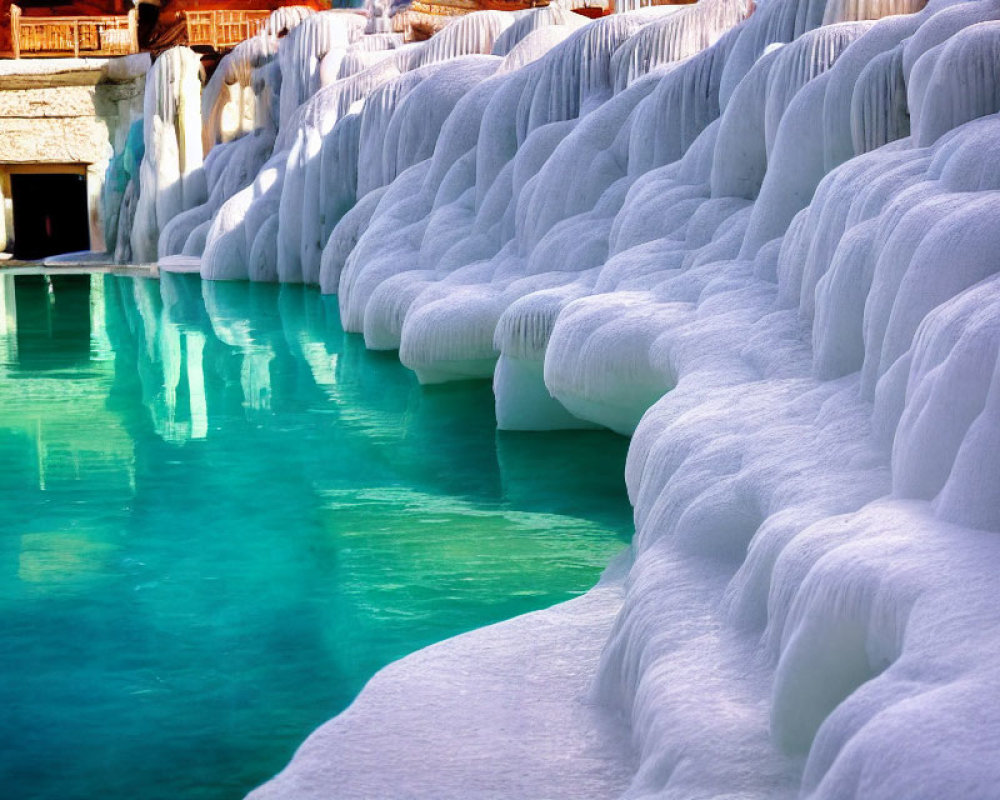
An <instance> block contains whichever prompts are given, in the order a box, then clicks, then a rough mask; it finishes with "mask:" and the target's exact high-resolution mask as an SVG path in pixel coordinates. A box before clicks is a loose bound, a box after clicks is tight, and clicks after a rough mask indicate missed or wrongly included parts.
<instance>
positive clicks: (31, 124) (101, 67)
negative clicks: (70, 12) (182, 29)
mask: <svg viewBox="0 0 1000 800" xmlns="http://www.w3.org/2000/svg"><path fill="white" fill-rule="evenodd" d="M148 68H149V56H147V55H140V56H130V57H127V58H120V59H54V60H46V61H28V60H21V61H4V62H0V200H2V201H3V210H4V213H3V215H2V218H0V250H2V249H7V248H9V247H10V246H11V245H12V243H13V242H12V238H13V216H14V209H13V207H12V204H11V200H10V197H11V192H10V176H11V175H12V174H16V173H18V172H26V171H35V172H39V171H51V172H62V171H69V170H70V169H72V170H74V171H78V170H79V169H81V168H83V169H84V170H85V171H86V174H87V196H88V213H89V216H90V246H91V249H93V250H103V249H104V247H105V242H104V222H105V221H104V219H103V214H102V210H101V205H102V204H101V202H100V199H101V196H102V193H103V190H104V181H105V172H106V170H107V167H108V163H109V161H110V159H111V158H112V156H113V154H114V153H115V152H116V151H117V150H119V149H120V148H121V147H122V146H123V145H124V142H125V138H126V136H127V134H128V128H129V125H130V124H131V123H132V121H133V120H134V119H138V118H139V117H140V116H141V115H142V94H143V87H144V85H145V73H146V70H147V69H148Z"/></svg>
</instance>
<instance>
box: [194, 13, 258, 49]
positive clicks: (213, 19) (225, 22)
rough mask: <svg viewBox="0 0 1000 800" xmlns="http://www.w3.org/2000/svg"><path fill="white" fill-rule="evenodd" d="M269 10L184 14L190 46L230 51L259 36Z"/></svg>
mask: <svg viewBox="0 0 1000 800" xmlns="http://www.w3.org/2000/svg"><path fill="white" fill-rule="evenodd" d="M270 13H271V12H270V11H222V10H218V9H217V10H214V11H185V12H184V17H185V20H186V22H187V43H188V46H189V47H193V46H196V45H205V46H208V47H211V48H212V49H213V50H215V51H217V52H218V51H222V50H231V49H232V48H233V47H235V46H236V45H238V44H239V43H240V42H242V41H243V40H244V39H249V38H250V37H251V36H253V35H254V34H256V33H257V31H258V30H259V29H260V26H261V25H262V24H263V23H264V21H265V20H266V19H267V18H268V16H270Z"/></svg>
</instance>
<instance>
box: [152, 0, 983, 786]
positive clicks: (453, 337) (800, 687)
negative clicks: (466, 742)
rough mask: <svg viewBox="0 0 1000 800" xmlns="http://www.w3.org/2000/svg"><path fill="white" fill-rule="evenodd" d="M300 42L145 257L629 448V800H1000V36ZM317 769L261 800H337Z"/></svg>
mask: <svg viewBox="0 0 1000 800" xmlns="http://www.w3.org/2000/svg"><path fill="white" fill-rule="evenodd" d="M313 19H314V18H310V19H309V20H307V21H306V22H305V23H302V24H301V25H300V26H299V28H297V29H296V31H300V30H301V31H303V33H302V34H299V35H297V34H296V32H295V31H293V34H292V35H290V36H289V37H286V39H285V40H283V41H282V43H281V44H279V45H277V53H278V55H277V58H276V60H275V59H274V58H273V57H271V59H270V60H269V61H268V62H267V63H266V64H264V63H260V64H259V65H257V66H256V67H255V70H256V71H255V72H254V73H253V79H252V81H251V83H252V86H253V93H254V95H255V101H254V102H255V103H256V106H257V108H261V107H268V108H272V109H278V111H275V112H273V113H271V114H270V115H265V117H266V119H260V118H258V124H257V128H256V130H255V131H254V132H253V133H248V134H246V135H244V136H243V137H242V138H237V139H235V140H234V141H231V142H229V143H227V144H222V145H216V148H215V149H214V150H213V151H212V153H211V154H210V155H209V157H208V160H207V161H206V164H205V174H206V176H207V181H208V186H209V196H210V198H213V199H210V200H209V202H208V203H207V204H206V206H204V207H203V208H202V210H201V211H199V212H198V214H197V215H195V216H192V218H191V219H190V220H189V222H190V223H191V224H188V225H187V226H186V227H184V228H183V230H182V229H181V227H180V223H176V225H177V226H178V227H176V228H175V229H173V230H172V229H171V225H174V224H175V223H171V224H170V225H167V226H166V227H165V228H164V229H163V230H164V233H163V234H162V235H161V237H160V241H159V248H160V253H161V256H165V255H171V254H175V253H180V252H183V253H184V254H187V255H188V256H189V257H191V258H196V259H199V260H198V263H200V268H201V271H202V275H203V276H204V277H205V278H208V279H234V278H235V279H246V278H250V279H254V280H286V281H295V282H302V281H305V282H309V283H318V284H319V285H320V286H321V287H322V288H323V290H324V291H336V292H338V294H339V303H340V308H341V315H342V320H343V324H344V326H345V328H347V329H348V330H353V331H357V332H362V333H364V336H365V341H366V343H367V344H368V346H370V347H374V348H379V349H388V350H393V349H398V350H399V354H400V358H401V359H402V361H403V362H404V363H405V364H406V365H408V366H410V367H411V368H412V369H414V370H415V372H416V373H417V375H418V377H419V378H420V379H421V381H423V382H425V383H432V382H442V381H448V380H456V379H466V378H490V377H492V379H493V381H494V390H495V394H496V402H497V418H498V421H499V424H500V426H501V427H502V428H507V429H527V430H538V429H551V428H561V427H583V426H588V425H603V426H607V427H610V428H612V429H614V430H617V431H620V432H622V433H626V434H630V435H632V437H633V438H632V445H631V449H630V453H629V461H628V466H627V474H626V479H627V483H628V487H629V492H630V497H631V499H632V501H633V504H634V506H635V514H636V537H635V540H634V543H633V547H632V554H633V563H632V567H631V570H630V572H629V575H628V578H627V580H626V583H625V595H624V602H623V605H622V608H621V611H620V613H619V614H618V617H617V621H616V623H615V626H614V629H613V630H612V632H611V635H610V638H609V639H608V641H607V643H606V645H605V647H604V651H603V656H602V658H601V663H600V667H599V669H598V670H597V674H596V675H595V677H594V686H593V693H592V694H593V698H592V699H596V700H599V701H600V702H601V703H602V704H604V706H606V707H607V708H609V709H611V710H612V711H613V712H614V713H617V714H620V715H622V716H623V717H624V718H625V719H627V720H628V723H629V725H630V727H631V730H632V736H633V742H634V745H635V748H636V750H637V753H638V768H637V769H636V771H635V774H634V777H633V779H632V785H631V787H630V788H629V790H628V792H627V794H626V796H631V797H639V796H643V797H645V796H657V797H676V798H692V797H721V796H740V797H760V798H776V797H792V796H796V795H797V794H804V795H808V796H810V797H817V798H838V799H839V798H848V797H856V798H865V800H870V799H871V798H886V799H887V800H888V799H889V798H900V797H906V798H940V797H970V798H973V797H975V798H979V797H984V798H985V797H989V796H993V795H995V793H996V786H997V785H1000V767H998V765H997V762H996V759H995V758H994V755H995V752H996V748H997V746H998V745H1000V699H998V698H997V696H996V693H995V691H993V690H992V689H993V687H995V685H996V681H997V678H998V674H1000V634H998V633H996V632H997V631H1000V624H998V623H1000V618H998V612H997V610H996V608H995V605H996V604H995V602H993V598H994V597H995V596H996V594H997V592H998V591H1000V585H998V582H1000V578H998V577H997V575H998V574H1000V572H998V570H997V565H998V564H1000V542H998V541H997V540H996V537H995V535H994V534H995V532H996V531H998V530H1000V485H998V483H1000V477H998V476H1000V463H998V456H997V453H998V452H1000V448H998V445H1000V441H998V440H1000V377H998V375H1000V370H998V369H997V362H998V354H1000V282H998V278H997V275H998V274H1000V273H998V263H997V261H996V253H997V252H1000V170H998V169H997V167H996V166H995V165H996V163H997V159H996V158H995V154H996V152H997V148H998V147H1000V116H998V112H1000V59H998V57H997V55H998V52H1000V4H998V3H996V2H995V0H969V1H968V2H957V1H955V0H932V1H931V2H930V3H929V4H928V5H927V7H926V8H924V7H923V4H922V2H920V0H871V1H870V2H864V3H856V2H851V3H848V2H840V1H839V0H828V2H823V0H769V2H766V3H760V4H758V5H757V6H756V7H754V5H753V4H751V3H745V2H741V0H701V2H699V3H698V4H697V5H695V6H686V7H682V8H678V7H673V8H672V7H660V8H654V9H648V10H643V11H639V12H636V13H633V14H626V15H616V16H614V17H610V18H605V19H601V20H597V21H594V22H591V23H588V24H586V25H582V26H581V25H580V23H579V20H574V19H572V18H571V17H570V16H568V15H566V14H565V13H562V12H560V11H558V10H554V9H543V10H539V11H534V12H531V13H530V14H525V15H521V16H520V17H518V18H516V19H515V18H514V17H513V16H508V15H504V14H501V13H500V12H484V13H481V14H473V15H470V16H468V17H465V18H463V19H462V20H460V21H458V22H455V23H453V24H452V25H451V26H449V27H447V28H446V29H445V30H443V31H442V32H441V33H440V34H439V35H438V36H436V37H434V38H433V39H431V40H429V41H428V42H427V43H424V44H421V45H416V46H414V45H404V46H399V42H398V41H395V40H391V39H386V38H380V39H378V41H377V42H372V43H371V44H365V38H366V37H363V36H362V35H361V30H360V28H358V27H357V26H356V25H353V24H348V23H347V22H345V19H346V17H344V16H340V17H337V16H336V15H334V16H328V15H325V14H319V15H316V16H315V19H316V21H315V22H313V21H312V20H313ZM307 30H308V31H313V33H310V34H308V36H309V37H311V38H307V34H306V31H307ZM319 31H326V33H325V34H324V35H323V36H320V35H319V34H318V33H317V32H319ZM381 36H383V37H384V35H381ZM338 37H339V38H338ZM331 42H339V43H340V44H338V45H337V46H336V47H335V46H334V45H332V44H330V43H331ZM333 52H335V53H336V55H335V56H334V57H335V58H336V60H337V67H336V69H334V68H333V66H332V64H331V65H327V64H326V60H327V59H328V58H330V57H331V56H330V55H329V53H333ZM320 61H322V63H323V65H324V66H323V67H322V68H320V69H319V71H318V73H317V72H309V73H308V75H307V74H306V73H307V72H308V68H310V67H309V65H313V67H315V65H316V64H318V63H320ZM262 62H263V59H262ZM240 80H241V85H247V84H246V81H243V79H242V78H241V79H240ZM215 91H216V90H213V92H215ZM268 93H271V95H272V99H270V100H267V101H266V102H265V101H264V100H262V99H261V98H262V97H265V95H267V94H268ZM213 96H215V95H213ZM274 96H277V97H278V98H279V99H278V100H277V101H275V100H274V99H273V98H274ZM289 98H292V99H289ZM206 107H207V108H208V107H210V108H211V109H216V110H213V111H212V113H211V115H210V116H211V119H212V120H215V121H213V122H212V123H211V125H212V126H213V127H212V128H211V131H212V133H211V137H210V138H212V139H213V140H219V139H220V135H219V133H218V130H219V124H218V122H217V120H218V118H219V112H218V110H217V108H218V103H217V102H216V101H215V100H213V101H212V102H211V103H210V104H208V106H206ZM255 140H256V142H257V144H251V143H252V142H254V141H255ZM251 148H256V149H253V151H252V153H253V154H252V156H251V155H249V154H250V153H251ZM237 153H241V154H246V155H236V154H237ZM237 165H242V166H239V167H237ZM223 186H224V187H225V188H218V187H223ZM213 187H215V188H213ZM189 213H193V212H189ZM182 216H183V215H181V216H179V217H177V218H176V219H178V220H179V219H181V217H182ZM194 223H196V224H194ZM372 691H373V692H377V691H382V689H373V690H372ZM459 702H460V700H458V699H456V703H459ZM376 705H377V703H376ZM386 724H391V723H389V722H388V721H387V722H386ZM316 741H317V742H320V741H321V739H317V740H316ZM376 744H377V743H375V742H373V743H372V745H371V746H373V747H374V746H376ZM317 747H320V745H319V744H316V745H314V746H313V747H312V749H311V751H310V757H309V758H306V757H303V758H301V759H297V760H296V761H293V763H292V765H291V766H290V767H289V769H288V770H287V771H286V773H284V774H283V776H282V778H281V779H279V780H278V781H276V782H275V784H273V786H272V787H271V788H270V789H265V790H264V796H283V794H282V793H283V792H287V791H291V790H289V789H288V787H289V786H294V787H296V788H295V792H297V794H296V796H297V797H302V796H304V795H303V794H302V792H303V791H305V790H303V788H302V787H303V786H310V787H312V788H311V789H310V790H309V791H313V792H315V796H317V797H318V796H323V793H324V792H326V793H330V792H334V793H336V791H337V786H343V785H344V784H343V783H342V781H343V780H344V779H345V778H344V776H345V774H346V773H347V772H349V771H350V767H349V765H342V764H341V765H339V766H338V770H337V771H333V772H328V771H325V769H324V766H323V764H322V763H320V762H318V761H317V757H316V751H317ZM328 757H329V759H330V760H331V762H332V761H335V760H336V758H337V755H336V753H333V752H331V753H329V754H328ZM493 768H494V769H503V768H504V767H502V766H497V765H493ZM507 768H509V769H511V770H513V769H516V765H508V766H507ZM468 769H469V770H470V775H472V776H473V777H470V779H469V782H468V786H469V787H471V788H470V789H469V794H468V796H475V794H476V792H475V786H476V784H475V778H474V775H475V768H474V767H471V766H470V767H468ZM563 788H565V787H563ZM557 793H558V792H557V791H556V788H555V787H554V788H553V796H555V794H557ZM310 796H311V795H310Z"/></svg>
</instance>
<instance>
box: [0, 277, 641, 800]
mask: <svg viewBox="0 0 1000 800" xmlns="http://www.w3.org/2000/svg"><path fill="white" fill-rule="evenodd" d="M0 303H2V305H0V514H2V517H0V605H2V610H0V614H2V619H3V625H0V709H3V711H2V714H0V743H2V747H0V786H2V789H0V794H2V795H3V796H5V797H12V798H15V797H16V798H20V799H21V800H28V798H46V800H49V799H52V800H55V799H56V798H58V799H59V800H71V799H74V798H81V800H83V799H84V798H86V800H91V799H92V798H102V799H103V800H108V799H109V798H122V799H124V798H129V800H134V799H136V798H142V800H157V799H158V798H171V800H175V799H177V798H195V800H207V799H208V798H212V799H213V800H214V799H215V798H237V797H241V796H242V795H243V794H244V793H245V792H246V791H248V790H249V789H250V788H252V787H253V786H254V785H256V784H258V783H260V782H261V781H263V780H265V779H267V778H268V777H269V776H270V775H272V774H273V773H274V772H276V771H277V770H279V769H280V768H281V767H282V766H284V764H285V763H286V762H287V760H288V759H289V758H290V756H291V754H292V752H293V751H294V749H295V747H296V746H297V745H298V744H299V743H300V742H301V741H302V739H303V738H305V736H306V735H307V734H308V733H309V732H310V731H311V730H312V729H313V728H315V727H316V726H317V725H319V724H320V723H322V722H323V721H324V720H326V719H328V718H329V717H331V716H333V715H334V714H336V713H337V712H338V711H340V710H342V709H343V708H345V707H346V706H347V705H348V704H349V703H350V702H351V700H352V699H353V698H354V696H355V695H356V694H357V692H358V691H359V690H360V689H361V687H362V686H363V685H364V683H365V681H366V680H367V679H368V678H369V677H371V675H372V674H373V673H374V672H375V671H376V670H377V669H379V668H380V667H381V666H383V665H385V664H386V663H388V662H389V661H392V660H394V659H396V658H399V657H401V656H403V655H406V654H407V653H409V652H412V651H413V650H415V649H417V648H420V647H423V646H424V645H427V644H430V643H432V642H435V641H438V640H441V639H443V638H445V637H448V636H452V635H454V634H457V633H460V632H462V631H465V630H469V629H471V628H474V627H478V626H480V625H485V624H488V623H491V622H495V621H497V620H501V619H504V618H508V617H511V616H514V615H516V614H520V613H523V612H526V611H530V610H533V609H537V608H541V607H544V606H548V605H551V604H553V603H555V602H558V601H561V600H565V599H567V598H569V597H571V596H573V595H576V594H579V593H581V592H582V591H584V590H586V589H587V588H588V587H590V586H591V585H592V584H593V583H594V582H595V581H596V579H597V577H598V575H599V573H600V570H601V569H602V568H603V566H604V565H605V564H606V563H607V562H608V560H609V559H610V558H611V556H612V555H613V554H614V553H615V552H617V551H618V550H620V549H621V547H622V546H623V545H624V543H625V542H626V541H627V537H628V535H629V532H630V530H631V514H630V511H629V508H628V504H627V501H626V498H625V490H624V485H623V480H622V472H623V465H624V458H625V449H626V443H625V440H623V439H620V438H618V437H616V436H614V435H612V434H607V433H602V432H573V433H558V434H507V433H497V432H496V430H495V425H494V420H493V407H492V403H493V399H492V394H491V392H490V388H489V386H488V385H486V384H484V383H465V384H458V385H453V386H448V387H443V388H431V389H421V388H420V387H419V386H418V385H417V383H416V381H415V379H414V378H413V376H412V374H411V373H409V372H408V371H407V370H405V369H404V368H403V367H401V366H400V364H399V363H398V361H397V360H396V358H395V356H394V355H380V354H376V353H369V352H367V351H365V350H364V347H363V344H362V341H361V339H360V337H357V336H349V335H346V334H344V333H343V332H342V330H341V329H340V326H339V322H338V318H337V313H336V299H335V298H323V297H321V296H320V295H319V294H318V293H316V292H315V291H314V290H310V289H303V288H299V287H288V286H286V287H282V288H280V289H279V288H278V287H274V286H258V285H250V284H232V283H215V284H202V283H201V282H200V281H199V280H197V278H192V277H188V276H180V277H178V276H164V278H163V280H162V282H160V281H154V280H144V279H133V278H119V277H108V276H103V277H102V276H59V277H56V278H51V279H47V278H43V277H41V276H17V277H13V276H11V275H7V276H0Z"/></svg>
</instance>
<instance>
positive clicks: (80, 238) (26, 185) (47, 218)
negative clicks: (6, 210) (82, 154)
mask: <svg viewBox="0 0 1000 800" xmlns="http://www.w3.org/2000/svg"><path fill="white" fill-rule="evenodd" d="M10 182H11V195H12V199H13V202H14V256H15V257H16V258H22V259H34V258H44V257H45V256H51V255H56V254H58V253H72V252H75V251H77V250H88V249H89V248H90V230H89V227H88V223H87V176H86V175H80V174H66V173H30V174H14V175H11V176H10Z"/></svg>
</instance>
